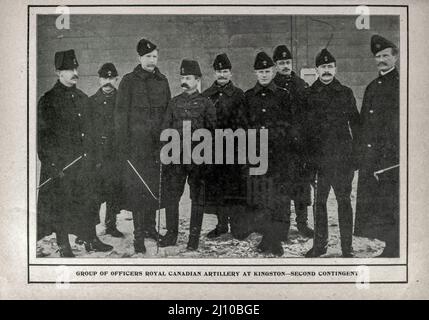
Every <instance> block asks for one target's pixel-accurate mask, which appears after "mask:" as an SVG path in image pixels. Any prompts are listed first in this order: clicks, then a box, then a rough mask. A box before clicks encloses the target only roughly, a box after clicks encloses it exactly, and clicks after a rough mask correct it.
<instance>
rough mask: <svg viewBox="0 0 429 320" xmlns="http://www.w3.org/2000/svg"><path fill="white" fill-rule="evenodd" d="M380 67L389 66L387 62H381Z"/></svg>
mask: <svg viewBox="0 0 429 320" xmlns="http://www.w3.org/2000/svg"><path fill="white" fill-rule="evenodd" d="M378 66H387V63H386V62H379V63H378Z"/></svg>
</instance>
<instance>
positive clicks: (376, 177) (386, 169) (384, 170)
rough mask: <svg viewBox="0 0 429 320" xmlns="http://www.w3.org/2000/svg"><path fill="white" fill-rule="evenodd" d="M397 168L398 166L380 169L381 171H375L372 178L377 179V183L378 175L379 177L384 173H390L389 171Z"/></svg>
mask: <svg viewBox="0 0 429 320" xmlns="http://www.w3.org/2000/svg"><path fill="white" fill-rule="evenodd" d="M397 167H399V164H396V165H394V166H391V167H388V168H385V169H381V170H378V171H375V172H374V177H375V179H377V181H378V180H379V177H378V175H379V174H382V173H385V172H387V171H390V170H392V169H395V168H397Z"/></svg>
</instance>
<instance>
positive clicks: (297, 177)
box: [273, 45, 314, 240]
mask: <svg viewBox="0 0 429 320" xmlns="http://www.w3.org/2000/svg"><path fill="white" fill-rule="evenodd" d="M273 60H274V62H275V64H276V67H277V73H276V76H275V77H274V83H275V84H276V85H277V86H279V87H282V88H285V89H287V90H288V91H289V94H290V100H291V110H292V114H293V117H294V118H295V123H296V124H297V126H298V127H297V129H298V130H299V131H301V130H302V129H303V128H302V125H301V123H302V122H303V121H304V118H303V114H304V108H305V90H306V89H307V88H308V84H307V83H306V82H305V81H304V80H302V79H301V78H300V77H298V76H297V75H296V74H295V72H294V71H292V54H291V53H290V51H289V49H288V48H287V47H286V46H285V45H279V46H277V47H276V48H275V49H274V54H273ZM300 134H302V132H300ZM307 165H308V150H306V146H305V145H301V146H299V148H298V149H296V150H293V157H292V159H291V167H293V175H292V179H293V185H292V190H291V195H290V196H291V199H292V200H293V201H294V206H295V214H296V225H297V228H298V232H299V233H300V234H301V235H303V236H304V237H308V238H312V237H313V235H314V232H313V230H312V229H311V228H310V227H308V224H307V218H308V214H307V207H308V206H309V205H311V187H310V178H309V174H308V169H307ZM288 212H289V213H290V210H288ZM288 218H289V221H290V216H288ZM289 225H290V222H289ZM287 231H288V230H287ZM287 235H288V232H286V234H285V236H286V239H285V240H287Z"/></svg>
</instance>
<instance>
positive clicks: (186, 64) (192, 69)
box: [180, 59, 202, 77]
mask: <svg viewBox="0 0 429 320" xmlns="http://www.w3.org/2000/svg"><path fill="white" fill-rule="evenodd" d="M180 75H181V76H187V75H194V76H197V77H201V76H202V74H201V69H200V65H199V64H198V61H195V60H187V59H183V60H182V63H181V64H180Z"/></svg>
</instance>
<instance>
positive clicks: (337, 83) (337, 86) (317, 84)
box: [312, 78, 342, 92]
mask: <svg viewBox="0 0 429 320" xmlns="http://www.w3.org/2000/svg"><path fill="white" fill-rule="evenodd" d="M312 87H313V88H314V89H315V90H316V91H317V92H321V91H322V90H323V89H325V88H328V89H333V90H335V91H341V90H342V85H341V83H340V81H338V80H337V78H334V80H332V82H331V83H330V84H328V85H326V84H324V83H322V81H320V80H319V79H317V80H316V81H315V82H314V83H313V86H312Z"/></svg>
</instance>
